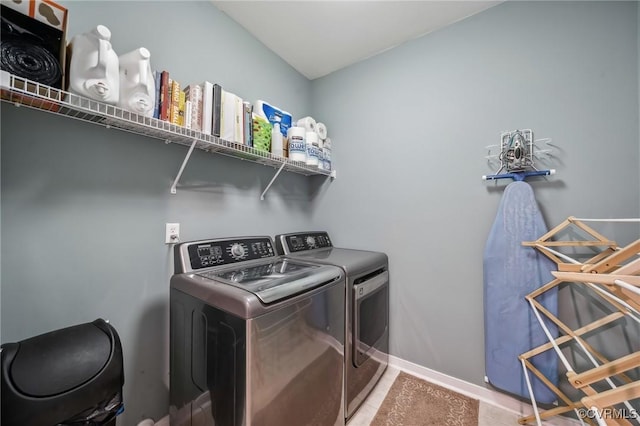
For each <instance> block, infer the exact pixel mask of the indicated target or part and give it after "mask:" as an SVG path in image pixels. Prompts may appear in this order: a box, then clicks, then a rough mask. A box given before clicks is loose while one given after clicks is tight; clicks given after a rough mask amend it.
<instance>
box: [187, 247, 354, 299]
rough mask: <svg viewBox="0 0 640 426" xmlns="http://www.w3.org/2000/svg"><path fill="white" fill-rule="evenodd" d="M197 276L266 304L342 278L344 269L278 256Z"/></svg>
mask: <svg viewBox="0 0 640 426" xmlns="http://www.w3.org/2000/svg"><path fill="white" fill-rule="evenodd" d="M197 275H199V276H201V277H204V278H208V279H210V280H215V281H217V282H220V283H224V284H228V285H232V286H234V287H238V288H241V289H243V290H246V291H249V292H251V293H253V294H255V295H256V296H257V297H258V298H259V299H260V300H261V301H262V302H263V303H273V302H277V301H278V300H282V299H285V298H288V297H291V296H294V295H296V294H299V293H302V292H305V291H309V290H311V289H313V288H316V287H319V286H322V285H325V284H330V283H333V282H335V281H337V280H339V279H340V277H341V272H340V270H339V269H337V268H335V267H333V266H328V265H309V264H305V263H300V262H296V261H293V260H290V259H281V258H275V259H273V260H272V261H270V262H265V263H259V264H255V263H254V264H247V265H245V266H244V267H241V265H235V267H234V268H215V269H209V270H206V271H202V272H199V273H197Z"/></svg>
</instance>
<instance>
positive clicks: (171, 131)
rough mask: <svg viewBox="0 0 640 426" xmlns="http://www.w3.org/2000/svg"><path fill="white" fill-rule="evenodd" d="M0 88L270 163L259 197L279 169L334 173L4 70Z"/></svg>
mask: <svg viewBox="0 0 640 426" xmlns="http://www.w3.org/2000/svg"><path fill="white" fill-rule="evenodd" d="M0 89H1V95H2V96H1V97H2V101H4V102H11V103H13V104H14V105H16V106H26V107H29V108H34V109H38V110H41V111H46V112H50V113H53V114H57V115H63V116H66V117H69V118H73V119H76V120H81V121H85V122H89V123H94V124H98V125H101V126H104V127H107V128H113V129H118V130H122V131H125V132H130V133H135V134H139V135H143V136H147V137H150V138H154V139H160V140H163V141H165V142H166V143H177V144H180V145H185V146H188V147H192V146H193V147H194V148H198V149H200V150H203V151H206V152H211V153H216V154H222V155H226V156H229V157H233V158H237V159H240V160H246V161H250V162H253V163H259V164H263V165H266V166H271V167H274V168H276V169H278V171H277V173H276V175H275V176H274V178H273V179H272V181H271V182H270V183H269V186H268V187H267V188H266V189H265V191H264V192H263V194H262V196H261V198H264V194H265V193H266V192H267V190H268V189H269V187H270V186H271V184H272V183H273V181H274V180H275V178H276V177H277V176H278V174H279V173H280V172H281V171H282V170H285V171H288V172H293V173H298V174H302V175H305V176H312V175H324V176H330V177H332V178H333V177H335V176H336V173H335V170H332V171H327V170H320V169H318V168H316V167H312V166H307V165H306V164H305V163H304V162H301V161H291V160H289V159H288V158H284V157H277V156H275V155H272V154H271V153H270V152H266V151H260V150H257V149H255V148H252V147H249V146H246V145H242V144H238V143H235V142H229V141H227V140H224V139H221V138H219V137H217V136H213V135H207V134H204V133H202V132H197V131H195V130H191V129H187V128H185V127H182V126H178V125H176V124H171V123H169V122H167V121H163V120H158V119H156V118H150V117H145V116H143V115H140V114H137V113H134V112H131V111H127V110H124V109H122V108H118V107H116V106H113V105H108V104H105V103H102V102H99V101H96V100H93V99H89V98H85V97H83V96H79V95H76V94H74V93H70V92H66V91H63V90H59V89H56V88H53V87H50V86H46V85H44V84H40V83H37V82H35V81H31V80H28V79H25V78H22V77H18V76H16V75H13V74H10V73H8V72H6V71H0ZM191 152H192V149H190V150H189V153H188V154H187V157H186V158H185V160H184V162H183V164H182V167H181V169H180V172H179V174H178V176H177V177H176V181H175V182H174V184H173V186H172V190H171V192H172V193H175V186H176V184H177V181H178V180H179V178H180V175H181V174H182V171H183V169H184V166H185V165H186V163H187V161H188V159H189V156H190V155H191Z"/></svg>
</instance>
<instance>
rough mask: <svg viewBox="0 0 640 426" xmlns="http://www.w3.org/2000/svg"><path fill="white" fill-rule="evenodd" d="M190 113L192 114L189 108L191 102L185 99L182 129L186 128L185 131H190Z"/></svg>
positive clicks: (191, 109)
mask: <svg viewBox="0 0 640 426" xmlns="http://www.w3.org/2000/svg"><path fill="white" fill-rule="evenodd" d="M185 95H186V93H185ZM192 112H193V108H192V107H191V101H190V100H188V99H187V100H186V101H184V127H186V128H187V129H192V127H191V122H192V120H191V118H192V116H191V114H192Z"/></svg>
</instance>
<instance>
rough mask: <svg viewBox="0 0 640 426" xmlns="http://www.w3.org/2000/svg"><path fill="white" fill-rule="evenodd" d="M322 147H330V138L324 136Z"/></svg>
mask: <svg viewBox="0 0 640 426" xmlns="http://www.w3.org/2000/svg"><path fill="white" fill-rule="evenodd" d="M322 147H323V148H326V149H331V138H326V139H325V140H324V141H323V144H322Z"/></svg>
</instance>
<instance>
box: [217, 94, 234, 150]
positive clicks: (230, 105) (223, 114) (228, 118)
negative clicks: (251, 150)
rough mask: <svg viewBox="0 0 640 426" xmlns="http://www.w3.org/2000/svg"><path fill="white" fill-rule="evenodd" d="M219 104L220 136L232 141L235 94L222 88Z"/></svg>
mask: <svg viewBox="0 0 640 426" xmlns="http://www.w3.org/2000/svg"><path fill="white" fill-rule="evenodd" d="M221 99H222V102H221V104H220V106H221V108H220V138H222V139H224V140H226V141H229V142H233V141H234V140H235V122H236V98H235V95H234V94H233V93H231V92H227V91H226V90H222V98H221Z"/></svg>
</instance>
